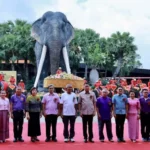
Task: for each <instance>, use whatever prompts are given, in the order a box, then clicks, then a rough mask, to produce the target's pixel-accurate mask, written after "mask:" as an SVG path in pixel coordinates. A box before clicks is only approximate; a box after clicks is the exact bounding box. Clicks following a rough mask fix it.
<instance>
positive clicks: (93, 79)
mask: <svg viewBox="0 0 150 150" xmlns="http://www.w3.org/2000/svg"><path fill="white" fill-rule="evenodd" d="M89 77H90V83H91V84H92V85H93V84H94V83H95V82H96V81H98V79H99V73H98V71H97V70H96V69H92V70H91V71H90V76H89Z"/></svg>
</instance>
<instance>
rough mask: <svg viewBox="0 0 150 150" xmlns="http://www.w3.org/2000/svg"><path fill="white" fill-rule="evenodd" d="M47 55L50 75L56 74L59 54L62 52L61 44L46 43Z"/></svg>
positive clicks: (55, 42) (58, 42)
mask: <svg viewBox="0 0 150 150" xmlns="http://www.w3.org/2000/svg"><path fill="white" fill-rule="evenodd" d="M48 47H49V55H50V73H51V75H54V74H56V71H57V70H58V68H59V62H60V54H61V50H62V44H61V42H60V41H54V40H53V42H49V43H48Z"/></svg>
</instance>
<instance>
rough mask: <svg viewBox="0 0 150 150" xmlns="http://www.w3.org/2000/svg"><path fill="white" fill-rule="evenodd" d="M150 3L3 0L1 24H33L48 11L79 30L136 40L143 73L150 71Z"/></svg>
mask: <svg viewBox="0 0 150 150" xmlns="http://www.w3.org/2000/svg"><path fill="white" fill-rule="evenodd" d="M149 6H150V0H0V23H2V22H5V21H7V20H15V19H22V20H27V21H29V22H31V23H32V22H34V21H35V20H37V19H38V18H40V17H41V16H42V15H43V13H45V12H46V11H61V12H63V13H64V14H65V15H66V16H67V18H68V20H69V21H70V22H71V23H72V25H73V26H74V27H76V28H80V29H86V28H91V29H93V30H95V31H96V32H98V33H99V34H100V36H101V37H106V38H107V37H109V36H111V34H112V33H115V32H116V31H120V32H130V33H131V35H132V36H134V37H135V41H134V44H136V45H137V47H138V51H137V53H138V54H140V56H141V59H140V61H141V63H142V65H143V68H144V69H150V9H149Z"/></svg>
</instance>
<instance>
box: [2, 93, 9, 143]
mask: <svg viewBox="0 0 150 150" xmlns="http://www.w3.org/2000/svg"><path fill="white" fill-rule="evenodd" d="M9 108H10V105H9V100H8V98H6V92H5V91H0V142H5V140H6V139H7V138H9Z"/></svg>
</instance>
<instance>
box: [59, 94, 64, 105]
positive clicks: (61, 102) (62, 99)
mask: <svg viewBox="0 0 150 150" xmlns="http://www.w3.org/2000/svg"><path fill="white" fill-rule="evenodd" d="M59 103H60V104H63V103H64V94H62V95H61V98H60V99H59Z"/></svg>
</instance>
